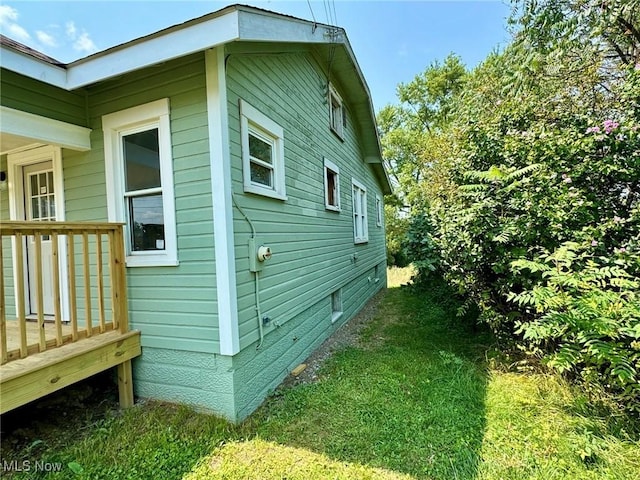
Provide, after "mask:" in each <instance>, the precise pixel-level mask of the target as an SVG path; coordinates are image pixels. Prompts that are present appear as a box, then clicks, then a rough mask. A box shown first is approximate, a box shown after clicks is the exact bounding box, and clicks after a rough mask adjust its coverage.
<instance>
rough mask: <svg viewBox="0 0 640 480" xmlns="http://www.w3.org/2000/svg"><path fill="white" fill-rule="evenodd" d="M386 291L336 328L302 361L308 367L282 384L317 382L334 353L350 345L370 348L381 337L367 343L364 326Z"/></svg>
mask: <svg viewBox="0 0 640 480" xmlns="http://www.w3.org/2000/svg"><path fill="white" fill-rule="evenodd" d="M386 293H387V290H386V289H383V290H380V291H379V292H378V293H377V294H376V295H375V296H373V297H372V298H371V300H369V301H368V302H367V304H366V305H365V306H364V307H363V308H362V310H360V311H359V312H358V314H357V315H356V316H355V317H353V318H352V319H351V320H350V321H349V322H347V323H346V324H345V325H343V326H342V327H340V328H339V329H338V330H336V331H335V333H334V334H333V335H331V336H330V337H329V338H327V339H326V340H325V341H324V342H323V343H322V345H320V346H319V347H318V349H317V350H315V351H314V352H313V353H312V354H311V355H310V356H309V358H307V359H306V360H305V361H304V362H302V363H305V364H306V365H307V368H305V369H304V370H303V371H302V372H301V373H300V374H299V375H297V376H293V375H289V376H288V377H287V378H286V379H285V380H284V382H283V383H282V386H294V385H301V384H305V383H312V382H315V381H317V380H318V371H319V370H320V367H322V364H323V363H324V362H325V361H327V360H328V359H329V358H330V357H331V356H332V355H333V354H334V353H336V352H338V351H340V350H343V349H344V348H346V347H349V346H353V347H363V348H370V347H371V346H372V345H371V343H376V342H377V341H378V340H379V339H377V338H374V339H371V341H367V342H366V345H365V344H364V343H363V342H362V339H361V335H362V331H363V330H364V328H365V327H366V326H367V325H368V324H369V322H371V320H372V319H373V318H374V317H375V316H376V313H377V312H378V306H379V305H380V302H381V301H382V299H383V298H384V296H385V295H386Z"/></svg>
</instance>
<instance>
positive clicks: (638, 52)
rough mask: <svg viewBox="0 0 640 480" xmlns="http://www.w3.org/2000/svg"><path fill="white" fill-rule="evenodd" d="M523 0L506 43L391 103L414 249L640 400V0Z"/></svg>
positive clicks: (474, 299)
mask: <svg viewBox="0 0 640 480" xmlns="http://www.w3.org/2000/svg"><path fill="white" fill-rule="evenodd" d="M516 6H517V7H518V8H516V10H515V12H516V14H517V16H516V17H514V19H513V26H514V30H515V36H514V40H513V42H512V43H511V44H510V45H509V46H507V47H506V48H505V49H504V51H502V52H500V53H494V54H492V55H490V56H489V57H488V58H487V59H486V60H485V62H484V63H483V64H481V65H480V66H479V67H477V68H476V69H475V70H473V71H471V72H466V70H464V69H462V70H461V69H460V64H459V60H457V59H456V57H454V56H453V57H452V56H450V57H449V58H448V59H447V61H445V62H444V63H443V64H442V65H440V64H437V63H436V64H432V65H431V66H430V67H429V68H428V69H427V70H426V71H425V72H424V73H423V74H421V75H419V76H417V77H416V78H415V80H414V81H413V82H411V83H409V84H407V85H401V86H400V87H399V94H400V99H401V101H402V102H403V103H402V105H401V106H399V107H395V108H391V107H390V108H387V109H385V110H383V112H381V119H382V120H383V129H382V131H383V140H382V143H383V146H384V147H385V154H391V155H394V156H395V157H394V158H395V159H396V161H395V162H394V160H391V161H389V163H390V165H391V166H392V167H396V175H395V178H396V180H397V181H398V183H399V185H400V189H401V196H402V197H403V198H404V199H406V201H407V202H408V203H410V204H411V205H412V210H411V213H412V220H411V224H410V227H409V230H408V233H407V238H408V242H407V245H408V248H407V251H408V252H409V253H410V254H411V255H410V257H411V258H412V259H413V261H414V264H415V265H416V266H417V267H418V270H419V275H418V280H420V279H425V278H427V274H428V273H429V272H430V271H431V270H433V269H434V268H436V267H437V268H440V269H441V271H442V274H443V275H444V277H445V278H446V279H447V281H448V282H449V283H451V284H452V285H453V286H454V287H455V289H456V290H457V292H458V293H460V294H463V295H466V296H467V298H468V300H469V301H468V304H473V303H475V304H477V305H478V307H479V308H480V311H481V319H482V320H483V321H484V322H486V323H488V324H489V325H490V326H491V327H492V328H493V329H494V330H495V331H496V332H500V333H501V334H502V335H501V338H503V337H504V336H507V337H509V338H510V339H512V340H514V341H516V342H520V343H522V344H523V345H525V346H527V347H528V348H530V349H531V350H532V351H533V352H535V353H537V354H539V355H540V356H541V357H545V356H546V357H545V358H546V360H545V361H546V363H547V364H548V365H549V366H550V367H552V368H554V369H556V370H558V371H561V372H565V373H567V374H571V375H573V376H574V378H580V379H583V380H584V381H586V382H588V383H590V384H592V385H599V387H600V388H603V389H605V390H607V391H609V392H611V393H613V394H614V395H616V397H617V398H618V400H620V401H621V402H622V403H624V404H626V406H627V407H628V408H629V409H630V410H636V411H637V410H638V407H637V405H638V403H637V401H638V394H639V393H640V392H639V391H638V386H637V385H638V383H639V380H640V377H639V376H638V375H639V373H638V372H639V369H640V365H638V345H639V344H638V328H640V327H638V308H640V307H639V306H638V304H639V303H640V302H639V298H638V294H637V290H638V281H639V279H640V213H639V211H640V63H637V62H638V59H640V23H639V19H640V2H638V1H637V0H633V1H631V2H629V1H622V0H612V1H611V2H600V1H598V0H538V1H534V0H521V1H518V2H516ZM439 79H446V81H439ZM638 413H640V412H638Z"/></svg>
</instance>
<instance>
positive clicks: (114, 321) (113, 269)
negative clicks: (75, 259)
mask: <svg viewBox="0 0 640 480" xmlns="http://www.w3.org/2000/svg"><path fill="white" fill-rule="evenodd" d="M115 233H116V232H115V231H114V230H112V229H111V230H109V233H108V238H109V280H110V285H111V325H112V326H113V329H114V330H116V329H117V328H118V313H117V308H118V279H117V278H116V276H117V275H118V266H117V264H116V255H117V254H116V240H115Z"/></svg>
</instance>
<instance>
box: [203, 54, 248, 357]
mask: <svg viewBox="0 0 640 480" xmlns="http://www.w3.org/2000/svg"><path fill="white" fill-rule="evenodd" d="M205 69H206V83H207V117H208V120H209V122H208V123H209V152H210V153H209V155H210V159H209V162H210V167H211V192H212V196H213V199H212V200H213V232H214V244H215V247H214V248H215V253H214V254H215V260H216V291H217V296H218V332H219V335H220V354H221V355H235V354H236V353H238V352H239V351H240V332H239V327H238V294H237V287H236V268H235V265H236V262H235V242H234V236H233V210H232V202H233V200H232V195H233V190H232V188H233V187H232V185H231V156H230V155H229V120H228V118H229V117H228V112H227V86H226V76H225V75H226V74H225V66H224V49H223V47H218V48H216V49H213V50H207V51H206V52H205Z"/></svg>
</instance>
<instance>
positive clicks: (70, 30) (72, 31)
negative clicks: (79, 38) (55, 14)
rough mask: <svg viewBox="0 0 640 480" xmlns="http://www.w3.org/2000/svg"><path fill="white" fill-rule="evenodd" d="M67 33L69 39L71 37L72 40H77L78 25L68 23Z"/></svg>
mask: <svg viewBox="0 0 640 480" xmlns="http://www.w3.org/2000/svg"><path fill="white" fill-rule="evenodd" d="M65 27H66V31H67V37H69V38H70V39H71V40H75V38H76V35H77V32H78V31H77V30H76V24H75V23H73V22H67V23H66V25H65Z"/></svg>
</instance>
